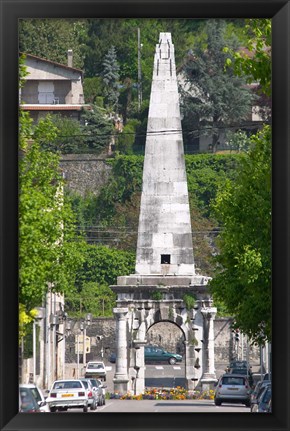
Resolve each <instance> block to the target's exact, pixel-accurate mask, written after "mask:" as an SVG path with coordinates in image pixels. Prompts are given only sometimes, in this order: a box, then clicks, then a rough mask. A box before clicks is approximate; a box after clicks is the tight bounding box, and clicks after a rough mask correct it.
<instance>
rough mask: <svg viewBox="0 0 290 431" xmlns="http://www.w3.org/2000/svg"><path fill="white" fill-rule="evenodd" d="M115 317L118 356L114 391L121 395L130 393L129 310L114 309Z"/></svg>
mask: <svg viewBox="0 0 290 431" xmlns="http://www.w3.org/2000/svg"><path fill="white" fill-rule="evenodd" d="M113 312H114V315H115V317H116V320H117V355H116V370H115V375H114V379H113V382H114V390H115V391H116V392H118V393H120V394H125V393H127V391H128V382H129V378H128V360H127V348H128V340H127V319H126V316H127V313H128V308H114V309H113Z"/></svg>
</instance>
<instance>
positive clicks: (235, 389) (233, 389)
mask: <svg viewBox="0 0 290 431" xmlns="http://www.w3.org/2000/svg"><path fill="white" fill-rule="evenodd" d="M228 389H229V390H230V391H238V390H239V388H228Z"/></svg>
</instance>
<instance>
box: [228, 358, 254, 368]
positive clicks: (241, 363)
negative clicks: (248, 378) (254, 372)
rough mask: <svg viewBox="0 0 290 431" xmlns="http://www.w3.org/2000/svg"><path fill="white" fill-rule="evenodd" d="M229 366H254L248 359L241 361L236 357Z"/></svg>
mask: <svg viewBox="0 0 290 431" xmlns="http://www.w3.org/2000/svg"><path fill="white" fill-rule="evenodd" d="M229 368H247V369H250V368H252V367H251V366H250V364H249V362H248V361H243V360H242V361H239V360H238V359H235V360H233V361H231V362H230V365H229Z"/></svg>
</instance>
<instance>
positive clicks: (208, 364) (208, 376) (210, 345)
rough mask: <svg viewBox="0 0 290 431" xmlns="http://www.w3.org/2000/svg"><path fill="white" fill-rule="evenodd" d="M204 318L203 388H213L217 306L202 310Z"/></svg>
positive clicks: (214, 380)
mask: <svg viewBox="0 0 290 431" xmlns="http://www.w3.org/2000/svg"><path fill="white" fill-rule="evenodd" d="M201 313H202V315H203V318H204V349H205V352H204V353H205V355H204V368H203V370H204V371H203V375H202V378H201V384H202V389H203V390H209V389H211V388H212V386H213V383H214V382H216V380H217V379H216V374H215V366H214V364H215V362H214V326H213V325H214V323H213V322H214V318H215V315H216V308H213V307H211V308H205V309H203V310H201Z"/></svg>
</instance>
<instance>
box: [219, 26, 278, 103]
mask: <svg viewBox="0 0 290 431" xmlns="http://www.w3.org/2000/svg"><path fill="white" fill-rule="evenodd" d="M244 37H245V39H246V48H247V49H246V50H245V49H244V50H239V51H238V52H235V53H232V50H231V49H229V47H226V49H225V50H224V51H225V52H227V53H231V54H233V55H234V58H233V59H232V58H229V57H228V59H227V64H229V65H231V64H232V62H233V63H234V68H235V72H236V73H237V74H238V75H239V76H245V77H246V78H247V82H249V83H252V82H258V83H259V84H260V88H261V91H262V92H263V93H264V94H266V95H267V96H270V95H271V77H272V73H271V43H272V26H271V20H270V19H257V18H255V19H254V18H252V19H248V20H247V21H246V26H245V27H244ZM233 60H234V61H233Z"/></svg>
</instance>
